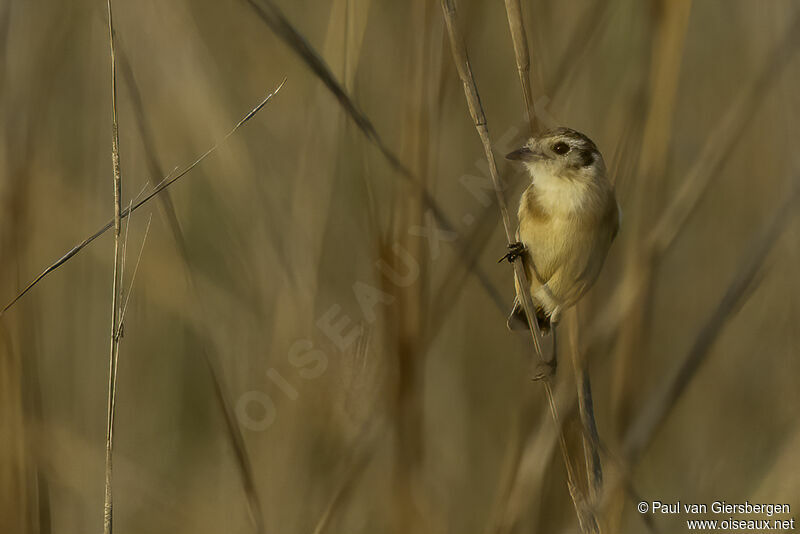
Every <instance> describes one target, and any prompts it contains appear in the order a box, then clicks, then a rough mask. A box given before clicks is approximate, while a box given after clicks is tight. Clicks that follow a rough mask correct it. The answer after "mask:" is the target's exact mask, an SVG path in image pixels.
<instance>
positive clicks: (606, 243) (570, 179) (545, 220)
mask: <svg viewBox="0 0 800 534" xmlns="http://www.w3.org/2000/svg"><path fill="white" fill-rule="evenodd" d="M506 159H509V160H514V161H520V162H522V164H523V165H524V166H525V168H526V169H527V171H528V174H529V175H530V178H531V184H530V185H529V186H528V188H527V189H526V190H525V192H524V193H523V194H522V198H521V199H520V203H519V211H518V216H519V229H518V230H517V239H518V240H519V241H518V242H517V243H513V244H511V245H509V247H508V249H509V250H508V253H507V254H506V255H505V256H503V257H502V258H500V260H499V261H503V260H504V259H507V260H508V261H509V262H513V261H514V260H516V259H517V258H521V259H522V262H523V265H524V267H525V273H526V274H527V278H528V281H529V282H530V286H531V297H532V299H533V303H534V304H535V305H536V319H537V322H538V324H539V328H540V330H542V332H544V333H547V332H549V331H550V327H551V325H555V324H557V323H558V321H559V319H560V318H561V314H562V313H563V312H564V310H566V309H567V308H569V307H570V306H573V305H574V304H575V303H576V302H578V300H579V299H580V298H581V297H582V296H583V295H584V294H585V293H586V292H587V291H588V290H589V288H590V287H592V284H594V282H595V280H597V276H598V275H599V274H600V270H601V269H602V267H603V262H604V261H605V258H606V255H607V254H608V249H609V248H610V247H611V242H612V241H613V240H614V237H615V236H616V235H617V230H618V229H619V208H618V206H617V200H616V198H615V196H614V187H613V186H612V185H611V183H610V182H609V180H608V178H607V176H606V166H605V162H604V161H603V156H602V155H601V154H600V151H599V150H598V149H597V146H596V145H595V144H594V143H593V142H592V140H591V139H589V138H588V137H586V136H585V135H583V134H582V133H580V132H577V131H575V130H570V129H569V128H557V129H555V130H549V131H547V132H544V133H543V134H541V135H539V136H537V137H532V138H531V139H529V140H528V142H527V143H525V145H524V146H522V147H521V148H519V149H517V150H515V151H513V152H511V153H510V154H508V155H506ZM519 292H520V287H519V284H517V297H516V298H515V299H514V308H513V309H512V311H511V315H510V316H509V318H508V327H509V329H511V330H517V329H521V328H524V329H528V328H529V325H528V320H527V318H526V316H525V311H524V310H523V307H522V303H521V299H520V297H519Z"/></svg>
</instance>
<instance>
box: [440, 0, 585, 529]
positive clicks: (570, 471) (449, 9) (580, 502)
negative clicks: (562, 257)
mask: <svg viewBox="0 0 800 534" xmlns="http://www.w3.org/2000/svg"><path fill="white" fill-rule="evenodd" d="M442 10H443V12H444V18H445V22H446V24H447V31H448V34H449V36H450V47H451V50H452V52H453V60H454V61H455V63H456V68H457V70H458V75H459V78H460V79H461V82H462V84H463V86H464V95H465V96H466V100H467V106H468V108H469V112H470V115H471V116H472V120H473V122H474V124H475V129H476V130H477V132H478V136H479V137H480V139H481V143H482V144H483V149H484V152H485V154H486V160H487V162H488V164H489V172H490V175H491V177H492V183H493V184H494V189H495V193H496V195H497V204H498V207H499V209H500V215H501V217H502V220H503V228H504V229H505V233H506V239H507V240H508V243H509V244H511V243H513V242H514V232H513V230H512V226H511V219H510V217H509V215H508V208H507V205H506V201H505V197H504V194H503V187H502V184H501V182H500V178H499V176H498V173H497V165H496V163H495V160H494V153H493V151H492V144H491V141H490V139H489V129H488V126H487V123H486V116H485V115H484V112H483V107H482V105H481V101H480V96H479V95H478V88H477V85H476V83H475V78H474V76H473V74H472V67H471V65H470V62H469V57H468V55H467V48H466V43H465V41H464V37H463V35H462V33H461V29H460V27H459V25H458V22H457V20H456V7H455V3H454V1H453V0H442ZM514 274H515V276H516V281H517V283H518V284H519V287H520V294H521V295H520V296H521V297H522V302H523V308H524V309H525V314H526V316H527V318H528V324H529V325H531V329H530V332H531V339H532V341H533V346H534V350H535V356H536V357H537V358H538V359H539V360H540V362H541V363H542V364H544V365H546V366H549V365H551V364H552V363H553V362H552V359H553V358H554V357H555V355H554V354H552V355H551V356H550V358H549V359H547V358H546V357H545V355H544V353H543V351H542V344H541V333H540V332H539V328H538V325H537V324H536V315H535V308H534V306H533V302H532V300H531V295H530V284H529V283H528V280H527V278H526V277H525V273H524V271H523V268H522V263H521V262H515V263H514ZM541 379H542V380H541V381H542V384H543V385H544V388H545V394H546V396H547V402H548V405H549V407H550V412H551V415H552V418H553V422H554V424H555V426H556V428H557V429H559V445H560V447H561V452H562V455H563V459H564V465H565V467H566V471H567V485H568V488H569V491H570V496H571V497H572V501H573V504H574V506H575V511H576V513H577V515H578V520H579V523H580V526H581V529H582V531H583V532H586V533H588V532H598V531H599V527H598V523H597V519H596V518H595V517H594V513H593V512H592V510H590V509H589V507H588V506H587V505H586V502H585V498H584V497H583V496H582V495H581V494H580V490H579V488H578V486H577V483H576V478H575V473H574V468H573V466H572V462H571V460H570V458H569V451H568V449H567V444H566V438H565V436H564V432H563V430H562V429H561V422H560V418H559V415H558V409H557V408H556V405H555V400H554V398H553V390H552V385H551V381H550V375H549V374H548V371H544V373H543V374H542V375H541Z"/></svg>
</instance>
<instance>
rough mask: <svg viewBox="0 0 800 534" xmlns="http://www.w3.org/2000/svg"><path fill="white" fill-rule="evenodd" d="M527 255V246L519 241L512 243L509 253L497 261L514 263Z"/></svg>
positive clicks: (509, 246)
mask: <svg viewBox="0 0 800 534" xmlns="http://www.w3.org/2000/svg"><path fill="white" fill-rule="evenodd" d="M523 254H525V245H523V244H522V243H520V242H519V241H517V242H516V243H510V244H509V245H508V252H506V254H505V256H503V257H502V258H500V259H499V260H497V263H500V262H502V261H503V260H508V263H513V262H514V260H516V259H517V258H519V257H520V256H522V255H523Z"/></svg>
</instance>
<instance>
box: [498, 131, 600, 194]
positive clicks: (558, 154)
mask: <svg viewBox="0 0 800 534" xmlns="http://www.w3.org/2000/svg"><path fill="white" fill-rule="evenodd" d="M506 159H508V160H514V161H521V162H522V163H524V164H525V167H526V168H527V169H528V171H529V172H530V174H531V178H535V177H536V176H537V175H540V176H542V175H546V176H552V177H554V178H563V179H568V180H578V181H581V182H595V181H598V180H603V179H605V174H606V166H605V162H604V161H603V156H602V155H601V154H600V151H599V150H597V145H595V144H594V142H593V141H592V140H591V139H589V138H588V137H586V136H585V135H584V134H582V133H580V132H578V131H575V130H571V129H569V128H556V129H554V130H548V131H546V132H544V133H542V134H540V135H538V136H536V137H531V138H530V139H528V142H527V143H525V144H524V145H523V146H522V147H520V148H518V149H517V150H514V151H513V152H510V153H509V154H507V155H506Z"/></svg>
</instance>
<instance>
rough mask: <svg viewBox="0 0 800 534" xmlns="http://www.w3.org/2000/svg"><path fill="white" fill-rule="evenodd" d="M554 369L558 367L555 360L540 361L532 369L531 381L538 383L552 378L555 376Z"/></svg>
mask: <svg viewBox="0 0 800 534" xmlns="http://www.w3.org/2000/svg"><path fill="white" fill-rule="evenodd" d="M556 367H558V365H557V363H556V359H555V358H553V359H552V360H550V361H540V362H539V363H537V364H536V365H534V367H533V374H532V376H531V380H534V381H539V380H549V379H551V378H553V376H555V374H556Z"/></svg>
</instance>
